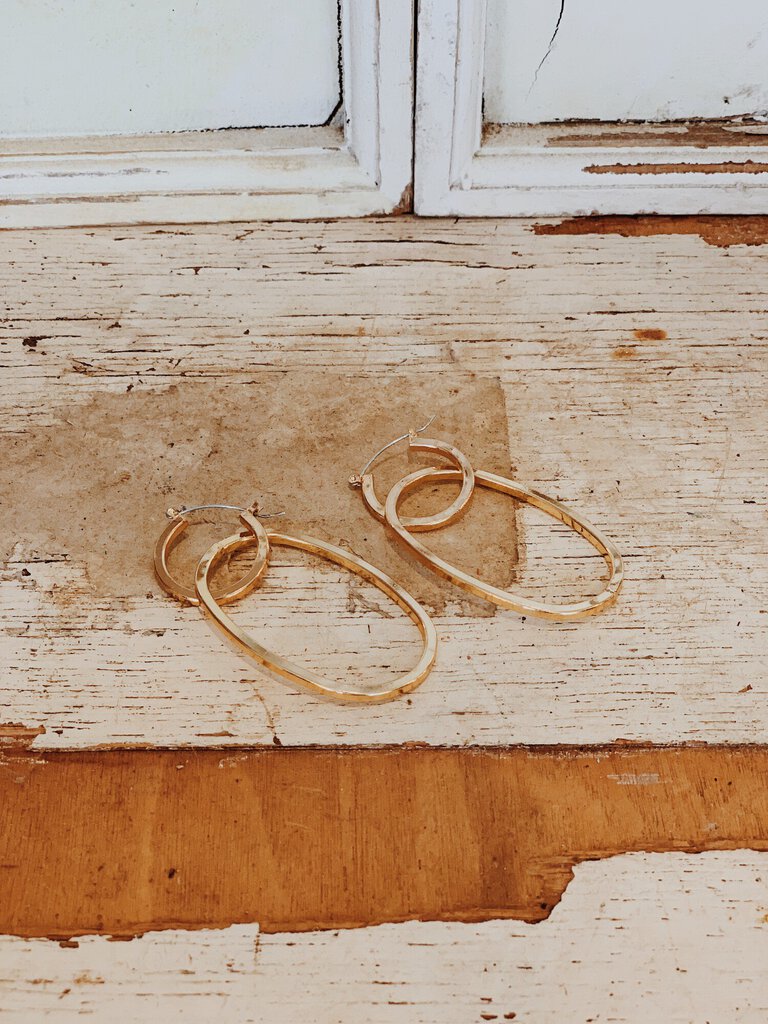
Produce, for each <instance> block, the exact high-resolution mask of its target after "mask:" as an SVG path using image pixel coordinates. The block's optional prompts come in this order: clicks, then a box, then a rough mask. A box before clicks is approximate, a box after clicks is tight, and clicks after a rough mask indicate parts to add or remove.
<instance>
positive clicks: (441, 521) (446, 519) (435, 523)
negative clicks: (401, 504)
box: [349, 431, 475, 533]
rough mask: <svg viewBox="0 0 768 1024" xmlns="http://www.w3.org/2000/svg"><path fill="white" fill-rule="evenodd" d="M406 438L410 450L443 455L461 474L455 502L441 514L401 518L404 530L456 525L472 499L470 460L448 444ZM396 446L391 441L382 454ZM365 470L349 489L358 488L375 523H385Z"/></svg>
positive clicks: (372, 484) (376, 456)
mask: <svg viewBox="0 0 768 1024" xmlns="http://www.w3.org/2000/svg"><path fill="white" fill-rule="evenodd" d="M406 436H407V438H408V446H409V448H415V449H417V450H418V451H424V452H435V453H436V454H437V455H442V456H443V458H446V459H447V460H448V461H449V462H451V463H453V465H454V466H455V467H456V468H457V469H459V470H461V490H460V491H459V493H458V495H457V496H456V499H455V501H452V502H451V504H450V505H448V507H447V508H444V509H443V511H442V512H436V513H435V514H434V515H431V516H404V517H403V519H402V523H403V526H405V527H406V528H407V529H408V530H409V531H411V532H412V533H425V532H426V531H428V530H436V529H437V528H438V527H440V526H449V525H450V524H451V523H455V522H456V520H457V519H459V518H461V516H463V515H464V512H465V511H466V508H467V505H468V504H469V502H470V501H471V500H472V495H473V494H474V492H475V471H474V470H473V469H472V466H471V464H470V461H469V459H468V458H467V456H466V455H465V454H464V452H461V451H459V449H458V448H454V446H453V445H452V444H448V442H447V441H437V440H434V439H432V438H428V437H418V436H417V434H416V433H415V432H414V431H410V432H409V433H408V434H407V435H406ZM396 440H397V441H400V440H403V438H397V439H396ZM395 443H396V442H395V441H390V443H389V444H388V445H386V446H385V447H384V448H382V450H381V451H386V449H387V448H389V447H390V446H391V445H392V444H395ZM381 451H380V452H377V453H376V455H374V457H373V459H371V461H370V462H369V463H368V465H367V466H366V467H365V470H367V469H368V468H369V467H370V466H371V465H372V464H373V462H374V461H375V460H376V459H377V458H378V456H379V455H381ZM365 470H363V472H362V473H359V474H356V475H355V476H353V477H350V480H349V482H350V485H351V486H352V487H360V488H361V490H362V495H363V502H364V504H365V507H366V508H367V509H368V511H369V512H370V513H371V515H372V516H373V517H374V519H378V521H379V522H380V523H386V516H385V513H384V506H383V505H382V503H381V502H380V501H379V499H378V497H377V496H376V490H375V487H374V483H373V474H372V473H368V472H366V471H365Z"/></svg>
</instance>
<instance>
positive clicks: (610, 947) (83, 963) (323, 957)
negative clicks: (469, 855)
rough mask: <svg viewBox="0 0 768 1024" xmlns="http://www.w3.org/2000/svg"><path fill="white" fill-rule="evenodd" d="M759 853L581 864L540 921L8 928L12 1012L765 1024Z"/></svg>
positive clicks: (766, 901)
mask: <svg viewBox="0 0 768 1024" xmlns="http://www.w3.org/2000/svg"><path fill="white" fill-rule="evenodd" d="M766 892H767V890H766V872H765V855H761V854H757V853H749V852H738V853H735V852H731V853H722V852H721V853H704V854H701V855H699V856H689V855H686V854H680V853H675V854H664V855H657V854H642V853H635V854H628V855H626V856H623V857H616V858H613V859H611V860H606V861H600V862H598V863H590V864H581V865H579V866H577V868H576V870H575V878H574V880H573V882H572V883H571V885H570V886H569V888H568V890H567V892H566V893H565V895H564V897H563V900H562V902H561V903H560V904H559V905H558V906H557V907H556V908H555V909H554V911H553V912H552V916H551V917H550V918H549V919H548V920H547V921H544V922H542V923H541V924H525V923H520V922H515V921H491V922H487V923H484V924H436V923H434V922H432V923H421V922H411V923H409V924H398V925H381V926H379V927H375V928H365V929H361V930H356V931H337V932H314V933H313V932H309V933H303V934H295V933H289V934H285V933H278V934H273V935H269V934H261V933H260V932H259V929H258V927H257V926H256V925H234V926H232V927H231V928H227V929H225V930H222V931H197V932H182V931H166V932H152V933H148V934H146V935H144V936H143V937H142V938H141V939H135V940H134V941H132V942H110V941H109V940H108V939H105V938H97V937H88V938H81V939H79V940H77V942H76V944H73V945H74V948H73V946H70V945H68V946H67V947H65V948H61V947H60V946H59V945H58V943H55V942H50V941H48V940H46V939H20V938H15V937H10V936H7V937H2V938H0V959H2V963H3V972H2V975H3V976H2V978H1V979H0V1000H1V1001H2V1011H0V1017H2V1019H3V1020H8V1021H13V1022H14V1024H16V1022H22V1021H23V1022H27V1021H29V1020H42V1019H45V1020H48V1019H49V1018H50V1019H51V1020H54V1021H62V1022H67V1021H73V1022H74V1021H81V1020H83V1019H86V1020H88V1019H91V1020H96V1021H99V1022H102V1021H104V1022H108V1021H115V1020H118V1021H123V1020H126V1021H127V1020H139V1019H141V1020H150V1021H162V1022H166V1021H184V1022H185V1024H198V1022H199V1024H209V1022H210V1021H211V1020H212V1019H216V1020H217V1021H220V1022H221V1024H257V1022H258V1024H296V1022H297V1021H302V1020H312V1021H315V1022H317V1024H349V1022H350V1021H365V1022H367V1024H414V1022H418V1024H468V1022H470V1024H471V1022H477V1024H483V1022H484V1021H499V1022H503V1021H516V1022H519V1024H562V1022H563V1021H568V1022H569V1024H588V1022H597V1021H621V1022H633V1024H635V1022H636V1024H641V1022H647V1021H654V1022H656V1021H663V1022H664V1024H692V1022H695V1024H699V1022H703V1021H708V1022H709V1024H735V1022H738V1024H763V1022H764V1021H765V1019H766V1017H768V968H767V967H766V964H768V927H767V926H766V921H765V917H766V911H767V910H768V896H767V895H766Z"/></svg>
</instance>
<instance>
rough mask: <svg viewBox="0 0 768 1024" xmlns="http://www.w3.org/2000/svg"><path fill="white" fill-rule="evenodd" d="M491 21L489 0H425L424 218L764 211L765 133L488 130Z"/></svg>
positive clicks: (419, 194)
mask: <svg viewBox="0 0 768 1024" xmlns="http://www.w3.org/2000/svg"><path fill="white" fill-rule="evenodd" d="M486 13H487V12H486V0H420V3H419V13H418V27H417V35H418V40H419V46H418V67H417V69H416V113H415V117H416V131H415V142H416V145H415V166H414V191H415V194H414V211H415V212H416V213H417V214H422V215H436V216H440V215H453V216H481V217H482V216H497V217H498V216H578V215H582V216H587V215H590V214H638V213H667V214H703V213H729V214H739V213H743V214H747V213H753V214H754V213H768V125H754V126H749V127H748V129H745V128H744V127H743V126H739V127H738V128H736V126H732V125H731V126H730V127H729V124H730V123H728V122H726V123H724V124H723V123H718V125H719V129H720V131H719V134H718V133H715V139H716V141H715V142H714V143H713V141H712V135H710V136H709V138H708V139H707V141H706V142H704V143H702V141H701V139H702V138H703V135H702V133H701V132H700V134H699V136H698V137H697V136H696V127H697V126H696V125H691V126H690V128H687V127H686V126H680V136H679V140H678V139H674V138H673V139H672V141H670V134H671V133H670V125H649V126H634V125H616V126H609V125H606V126H597V127H596V126H595V125H594V124H588V125H587V124H583V125H573V124H567V123H566V124H564V125H560V126H531V127H528V126H521V127H513V126H510V127H501V128H500V130H496V131H491V132H488V131H487V130H484V127H483V122H482V93H483V73H484V65H485V59H484V58H485V27H486ZM707 124H711V122H701V126H704V125H707ZM494 127H496V126H494ZM547 128H549V129H550V130H549V131H548V130H547ZM563 128H566V129H567V133H566V132H564V131H563V130H562V129H563ZM628 131H629V133H630V134H632V132H633V131H634V132H637V133H638V135H639V136H640V137H641V138H644V140H645V141H644V142H643V143H642V144H641V143H639V142H638V141H636V140H632V141H631V144H628V142H627V133H628ZM654 134H656V135H658V136H659V138H658V141H657V140H656V139H654V138H653V136H654ZM564 136H565V138H564ZM616 136H621V138H620V139H619V138H617V137H616ZM729 136H731V137H732V138H733V139H734V142H733V144H729ZM568 139H571V140H572V141H571V142H568V141H567V140H568ZM574 139H575V141H573V140H574ZM686 139H690V140H691V143H690V144H686ZM694 139H696V141H697V143H698V144H693V140H694Z"/></svg>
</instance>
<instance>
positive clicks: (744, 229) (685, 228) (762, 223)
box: [533, 216, 768, 249]
mask: <svg viewBox="0 0 768 1024" xmlns="http://www.w3.org/2000/svg"><path fill="white" fill-rule="evenodd" d="M533 231H534V233H535V234H537V235H621V236H622V237H623V238H646V237H652V236H654V235H698V236H699V237H700V238H702V239H703V240H704V241H705V242H707V243H708V244H709V245H715V246H719V247H721V248H724V249H725V248H728V246H731V245H765V244H766V243H768V216H754V217H721V216H699V217H676V216H637V217H623V216H601V217H569V218H567V219H566V220H562V221H560V222H559V223H546V222H545V223H539V224H534V226H533Z"/></svg>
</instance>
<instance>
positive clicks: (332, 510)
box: [0, 268, 517, 616]
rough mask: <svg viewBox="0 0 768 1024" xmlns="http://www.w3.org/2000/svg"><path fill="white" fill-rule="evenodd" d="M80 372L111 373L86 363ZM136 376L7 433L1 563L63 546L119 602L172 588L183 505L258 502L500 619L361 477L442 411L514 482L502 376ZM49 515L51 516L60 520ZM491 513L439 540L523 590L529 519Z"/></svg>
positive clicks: (430, 597)
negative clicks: (144, 379) (167, 553)
mask: <svg viewBox="0 0 768 1024" xmlns="http://www.w3.org/2000/svg"><path fill="white" fill-rule="evenodd" d="M195 269H196V270H199V269H200V268H195ZM110 327H111V325H110ZM73 369H74V371H75V372H76V373H83V374H86V375H90V374H98V373H99V372H101V371H100V370H99V369H98V368H96V367H95V366H92V365H90V364H83V363H80V362H75V363H73ZM134 379H135V378H134V377H129V379H128V384H127V385H126V386H125V387H124V388H122V389H121V390H120V391H117V392H115V391H110V392H101V393H97V394H95V395H93V397H92V398H91V399H90V401H87V402H85V403H83V402H76V403H74V404H69V405H63V406H60V407H59V408H58V409H57V410H56V413H55V420H56V422H55V423H54V424H52V425H51V426H49V427H42V428H38V429H35V430H30V431H25V432H24V433H22V434H20V435H7V434H6V435H4V436H3V437H2V440H0V446H1V447H2V451H3V460H4V467H5V472H4V474H3V477H2V480H0V503H1V504H2V505H3V507H4V521H3V530H2V534H0V555H3V556H5V557H8V556H9V555H10V553H11V551H12V550H13V549H14V548H15V547H16V545H19V544H20V545H21V549H23V550H27V551H37V552H41V551H43V552H62V551H63V552H67V558H68V559H69V560H70V561H72V562H75V563H78V564H82V565H84V566H85V568H86V571H87V573H88V576H89V579H90V581H91V583H92V585H93V587H94V588H95V590H96V592H98V593H102V594H110V595H111V596H112V598H113V599H117V600H120V599H123V598H126V597H130V596H137V595H142V594H145V593H146V592H148V591H149V592H153V591H154V592H156V593H159V590H158V587H157V584H156V581H155V579H154V575H153V571H152V562H151V558H152V545H153V544H154V541H155V538H156V537H157V536H158V535H159V533H160V532H161V530H162V528H163V526H164V511H165V509H166V508H167V507H168V506H171V505H178V504H180V503H186V504H187V505H193V504H198V503H203V502H211V501H218V502H221V501H224V502H227V503H235V504H243V505H249V504H250V503H251V502H252V501H253V500H254V499H255V498H257V497H258V498H260V499H262V505H263V507H264V509H265V511H278V510H284V511H285V512H286V518H285V519H284V520H281V522H290V523H291V525H294V524H295V528H296V529H299V530H301V531H302V532H304V533H308V534H312V533H319V535H320V536H322V537H324V538H326V539H330V540H332V541H333V542H334V543H339V542H341V543H343V544H344V545H346V546H350V547H352V548H353V549H354V550H356V551H359V552H360V553H361V554H364V555H365V557H366V558H368V559H369V560H371V561H373V562H374V563H375V564H377V565H380V566H381V567H382V568H384V569H385V570H386V571H387V572H389V573H390V574H392V575H394V576H396V578H398V579H399V580H400V582H402V583H404V584H405V585H406V586H410V587H414V586H416V587H417V589H418V593H419V598H420V599H423V600H424V601H426V602H427V603H428V604H429V605H430V606H431V607H432V608H434V609H436V610H441V609H442V608H443V607H445V604H446V600H447V597H448V596H451V597H453V598H454V599H455V600H454V605H455V607H458V608H461V609H464V610H468V611H469V612H470V613H471V614H476V615H480V616H487V615H492V614H493V610H494V609H493V607H492V606H490V605H488V604H487V602H483V601H479V600H476V599H474V598H472V597H471V596H470V595H465V594H464V592H463V591H459V592H458V593H456V594H450V592H449V591H447V590H446V588H445V586H444V585H442V584H441V583H440V582H438V581H437V579H436V578H435V577H431V576H430V574H428V573H424V572H422V571H421V570H420V569H417V568H416V567H415V566H414V565H411V564H410V563H408V562H407V561H406V560H404V559H403V558H402V557H401V555H400V554H399V553H398V552H397V550H396V548H395V547H394V545H393V544H392V543H391V541H390V540H389V538H388V536H387V533H386V531H385V530H384V528H383V527H381V526H380V525H379V524H377V523H376V522H374V520H373V519H372V518H371V517H370V515H369V513H368V512H367V511H366V510H365V508H364V506H363V503H362V501H361V499H360V495H359V492H354V491H351V490H350V488H349V486H348V483H347V480H348V477H349V475H350V474H352V473H354V472H356V471H357V470H358V469H360V467H361V466H362V465H363V464H364V463H365V462H366V461H367V459H368V457H369V456H370V455H371V454H372V453H373V452H374V451H375V450H376V449H377V448H378V447H379V446H380V445H381V444H383V443H384V442H386V441H388V440H391V438H393V437H396V436H397V435H398V434H402V433H403V432H404V431H406V430H408V429H409V428H410V427H416V426H417V425H419V424H420V423H422V422H423V421H424V420H425V419H427V418H428V417H429V415H430V413H432V412H433V411H434V412H439V414H440V433H441V436H445V437H449V438H451V437H455V438H459V439H460V443H461V445H462V447H463V448H464V450H466V451H467V452H468V453H469V454H470V457H473V458H474V459H475V460H476V461H477V462H478V463H479V464H482V465H483V466H484V467H486V466H487V467H489V468H491V469H493V470H495V471H498V472H501V473H508V472H509V469H510V466H509V457H508V438H507V424H506V411H505V405H504V396H503V393H502V389H501V386H500V384H499V382H498V380H495V381H494V380H487V379H486V380H483V379H474V378H473V377H472V375H468V374H462V373H460V372H458V373H457V372H455V371H454V372H453V373H451V374H450V377H449V376H448V375H435V376H432V377H431V378H430V379H427V380H425V379H424V378H423V377H421V376H419V377H413V376H410V375H406V374H390V375H388V377H387V378H386V379H372V378H371V379H364V378H360V377H356V376H352V375H343V374H335V373H328V372H316V373H313V374H311V375H309V374H307V375H301V376H300V377H282V376H276V375H274V374H270V373H268V372H266V371H258V370H256V371H254V372H253V373H251V374H249V379H247V380H244V381H237V382H236V383H233V384H229V385H228V384H227V383H226V382H214V383H208V382H203V381H199V380H198V381H191V380H185V379H183V378H179V379H177V382H175V383H173V384H171V385H170V386H166V387H164V388H162V389H159V390H151V391H138V390H133V380H134ZM60 397H63V395H61V396H60ZM416 462H418V463H419V464H421V463H423V462H425V460H424V459H421V460H419V459H416ZM413 464H414V460H413V457H411V458H409V455H408V449H407V445H402V446H400V448H398V449H397V450H393V452H392V453H391V457H389V458H388V459H384V460H382V461H381V462H379V463H377V465H376V469H375V474H376V477H375V478H376V481H377V484H378V487H379V493H380V494H382V495H384V494H386V492H387V489H388V487H389V486H391V485H392V483H394V482H395V480H397V479H399V478H400V477H401V476H402V475H403V474H404V473H405V472H409V471H410V470H411V469H412V468H413ZM425 464H426V463H425ZM449 492H450V488H445V487H443V488H437V489H436V490H435V491H434V492H432V493H429V494H428V493H426V489H425V493H424V494H423V495H422V496H421V497H420V499H416V500H417V501H418V500H421V501H422V506H423V507H430V505H429V503H431V506H432V507H440V506H441V503H442V504H443V505H444V504H448V503H449V502H450V501H451V497H450V496H448V495H449ZM40 508H45V509H46V515H45V516H44V517H41V516H40V515H39V514H38V510H39V509H40ZM483 511H484V514H483V516H482V524H481V528H482V535H480V534H479V533H478V529H479V528H478V526H477V524H475V525H474V526H472V525H471V524H470V523H469V521H468V520H467V521H466V522H464V523H462V524H459V525H457V526H456V527H455V528H454V529H452V530H450V531H441V533H440V536H439V537H438V536H437V535H436V536H435V538H434V541H433V544H434V546H435V547H436V549H439V550H441V552H444V553H445V557H448V558H449V560H450V559H453V560H454V561H455V560H456V558H457V557H460V555H458V554H457V553H458V552H461V550H462V547H463V545H465V544H468V546H469V549H470V550H471V551H474V552H475V554H476V557H477V558H486V559H489V560H490V561H491V564H492V565H493V566H497V567H498V572H497V578H498V579H499V580H500V584H499V585H501V586H508V585H509V583H510V582H511V580H512V579H513V577H514V571H515V570H514V567H515V562H516V560H517V556H516V544H517V541H516V533H515V518H514V509H513V506H512V505H511V503H509V502H506V503H505V502H504V501H503V500H499V501H497V502H495V503H494V504H493V505H492V506H491V504H490V503H486V505H485V506H484V510H483ZM208 518H209V526H208V527H207V529H206V528H205V527H203V526H201V527H200V528H198V530H196V531H190V537H189V539H185V541H184V542H183V543H182V545H181V546H180V549H179V552H178V556H177V557H176V558H175V559H174V563H175V564H176V565H177V566H178V567H179V568H178V570H177V571H179V572H181V573H184V574H185V576H186V577H188V578H190V579H191V578H192V574H193V572H194V566H195V564H196V561H197V559H198V558H199V557H200V555H201V554H202V552H203V551H205V549H206V547H207V546H208V545H209V544H210V543H212V541H213V539H214V538H217V537H219V538H220V537H221V536H223V535H226V533H227V532H230V533H231V532H233V529H234V525H233V521H232V517H231V516H230V519H229V520H227V521H226V524H225V525H224V526H222V517H220V516H219V517H218V518H216V517H214V518H213V519H212V520H211V517H208ZM222 529H223V530H224V533H222ZM192 533H194V539H193V538H192V536H191V535H192ZM137 538H141V541H140V542H139V543H137ZM16 550H17V551H18V550H19V549H18V548H17V549H16ZM55 596H56V600H57V603H58V604H59V605H61V603H62V602H64V603H66V602H69V603H70V604H71V603H72V602H75V603H76V602H77V601H78V600H79V599H80V595H78V594H77V593H76V592H74V591H73V590H72V589H71V588H67V589H66V590H60V591H56V592H55Z"/></svg>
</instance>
